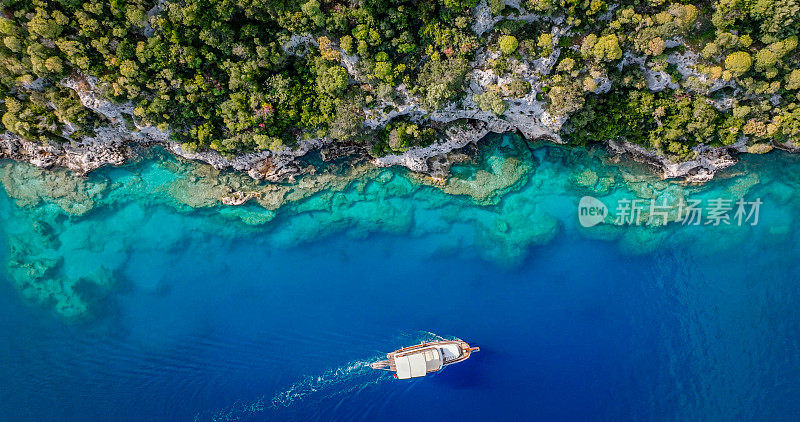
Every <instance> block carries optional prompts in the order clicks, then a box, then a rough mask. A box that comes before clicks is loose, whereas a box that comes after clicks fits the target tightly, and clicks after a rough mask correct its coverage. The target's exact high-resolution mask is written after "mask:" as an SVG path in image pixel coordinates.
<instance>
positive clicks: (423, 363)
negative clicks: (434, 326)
mask: <svg viewBox="0 0 800 422" xmlns="http://www.w3.org/2000/svg"><path fill="white" fill-rule="evenodd" d="M479 350H480V348H478V347H470V346H469V344H467V342H465V341H461V340H441V341H432V342H429V343H420V344H418V345H415V346H409V347H404V348H402V349H400V350H395V351H394V352H391V353H387V354H386V360H380V361H377V362H373V363H372V364H371V365H370V366H372V369H381V370H384V371H391V372H394V377H395V378H397V379H401V380H404V379H409V378H417V377H424V376H425V375H428V374H429V373H431V372H436V371H438V370H440V369H442V368H443V367H445V366H447V365H452V364H454V363H458V362H463V361H465V360H467V359H469V357H470V355H471V354H472V352H477V351H479Z"/></svg>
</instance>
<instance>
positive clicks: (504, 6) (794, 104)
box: [0, 0, 800, 158]
mask: <svg viewBox="0 0 800 422" xmlns="http://www.w3.org/2000/svg"><path fill="white" fill-rule="evenodd" d="M484 1H485V0H482V2H481V4H480V5H479V2H478V0H415V1H406V0H308V1H303V0H300V1H298V2H295V1H289V0H236V1H234V0H167V1H153V0H110V1H99V0H89V1H86V0H4V1H3V17H2V18H0V37H2V44H0V61H2V67H1V68H0V90H2V92H1V93H0V96H2V104H0V114H2V128H0V130H1V131H8V132H11V133H13V134H15V135H18V136H20V137H23V138H25V139H30V140H36V141H39V142H43V143H61V142H71V141H74V140H77V139H80V138H81V137H83V136H91V135H92V133H93V131H94V129H95V128H97V127H99V126H101V125H104V124H106V122H104V116H102V115H100V114H98V113H95V112H93V111H92V110H91V109H89V108H86V107H84V106H83V105H82V104H81V101H80V99H79V97H78V94H77V93H76V90H75V88H76V87H74V86H72V85H70V84H66V83H65V82H64V81H66V80H68V79H70V80H79V81H82V83H80V84H78V89H87V86H88V85H89V84H88V82H86V81H87V78H88V77H93V78H97V79H96V83H93V84H92V86H91V89H93V90H96V91H97V92H99V94H100V95H102V96H104V97H106V98H108V99H110V100H112V101H113V102H115V103H117V104H131V105H132V106H133V115H132V116H131V119H132V120H135V121H136V123H137V124H139V125H152V126H155V127H158V128H159V129H161V130H163V131H169V132H170V134H171V136H172V137H173V138H174V139H175V140H177V141H179V142H181V143H182V144H183V146H184V147H185V148H187V149H212V150H216V151H219V152H221V153H223V154H239V153H243V152H248V151H254V150H265V149H270V150H279V149H282V148H285V147H286V146H291V145H293V144H294V143H296V142H297V141H298V140H299V139H303V138H314V137H329V138H332V139H336V140H342V141H346V142H359V143H365V144H368V145H369V146H370V148H371V150H372V151H373V153H374V154H376V155H382V154H387V153H392V152H400V151H404V150H407V149H408V148H411V147H414V146H419V145H426V144H429V143H431V142H434V140H435V139H436V136H437V133H436V131H435V128H432V127H429V125H427V124H426V123H425V121H424V119H420V118H419V116H420V114H418V115H416V117H414V118H412V116H404V115H402V113H400V115H399V116H397V117H395V118H393V119H391V121H389V122H384V123H382V124H380V125H368V124H365V121H366V120H367V119H368V116H367V112H368V111H369V110H371V109H375V108H381V109H383V108H392V107H395V106H396V105H398V104H404V103H407V102H414V103H415V104H417V105H418V108H419V109H420V110H422V112H423V114H421V116H423V117H424V113H430V112H434V111H436V110H439V109H442V108H443V107H455V108H458V107H459V106H461V104H462V103H464V102H471V103H473V104H474V105H476V106H477V107H479V108H480V109H481V110H485V111H487V112H491V113H493V114H494V115H495V116H498V117H500V118H502V116H503V115H504V113H506V112H507V110H508V108H509V104H510V103H511V102H513V101H515V99H518V98H523V97H526V96H533V97H535V99H536V100H537V101H540V102H541V103H542V104H543V106H544V108H545V110H546V111H547V113H549V115H551V116H555V117H556V118H564V119H566V124H564V125H563V126H562V129H561V135H562V137H563V138H564V139H566V140H568V141H570V142H574V143H578V144H583V143H587V142H593V141H603V140H606V139H616V138H621V139H625V140H628V141H629V142H634V143H637V144H641V145H644V146H647V147H649V148H652V149H654V150H657V151H659V152H661V153H663V154H667V155H670V156H674V157H676V158H685V157H689V156H691V154H692V149H691V148H692V147H694V146H696V145H698V144H700V143H704V144H709V145H714V146H721V145H731V144H734V143H736V142H740V141H741V140H742V139H745V138H746V139H747V141H746V142H747V143H748V145H749V148H750V150H751V151H752V152H763V151H766V150H768V149H770V148H771V146H770V145H772V144H774V143H776V142H779V143H782V144H788V145H792V144H793V142H794V141H796V140H798V139H799V137H800V107H798V104H800V91H798V89H800V66H798V55H797V44H798V40H797V32H798V28H800V1H797V0H717V1H703V2H694V3H691V4H690V3H679V2H669V1H665V0H634V1H621V2H606V1H603V0H521V1H520V0H517V1H502V0H489V1H488V2H486V3H484ZM487 7H488V10H489V11H490V13H491V15H490V16H489V21H490V24H489V25H487V26H486V28H484V29H481V28H479V27H481V22H479V20H483V21H485V20H486V17H485V16H484V17H479V16H478V13H477V11H478V10H479V9H481V8H483V9H486V8H487ZM689 53H694V54H689ZM670 55H672V57H676V55H678V56H679V57H688V58H690V59H692V60H689V62H690V63H689V64H690V65H691V66H690V68H688V69H685V68H684V69H682V68H681V66H684V67H686V65H685V64H683V63H682V62H680V61H678V62H676V61H675V60H669V57H670ZM478 58H481V60H480V61H478V60H477V59H478ZM543 59H545V60H547V59H551V60H553V61H554V65H553V66H550V67H545V68H544V69H542V70H541V71H540V72H539V74H538V75H537V76H536V81H535V82H536V83H535V84H532V83H531V80H526V79H525V78H522V77H517V76H516V73H515V69H517V66H518V65H519V64H520V63H536V62H537V61H539V62H541V60H543ZM476 67H480V70H481V71H491V72H492V73H493V74H495V75H497V76H501V77H503V80H507V81H509V82H508V83H504V84H502V85H501V84H497V85H491V86H487V87H483V90H482V92H479V93H474V92H473V93H471V94H468V92H470V91H469V90H468V89H467V88H468V85H469V82H470V78H471V75H472V73H473V72H475V70H476ZM645 72H651V73H652V72H656V73H659V74H662V73H664V74H667V75H669V78H668V79H669V80H668V81H667V82H666V83H665V84H662V85H663V86H660V87H658V88H657V89H653V87H652V86H649V85H648V80H647V77H646V75H645ZM92 80H95V79H92Z"/></svg>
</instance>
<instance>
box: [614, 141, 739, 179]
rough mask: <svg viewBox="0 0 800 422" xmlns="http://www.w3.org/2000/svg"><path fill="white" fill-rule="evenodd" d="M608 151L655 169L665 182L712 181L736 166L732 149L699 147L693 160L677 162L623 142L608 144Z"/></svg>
mask: <svg viewBox="0 0 800 422" xmlns="http://www.w3.org/2000/svg"><path fill="white" fill-rule="evenodd" d="M608 147H609V150H610V151H611V152H613V153H615V154H617V155H619V156H623V155H624V156H629V157H631V158H633V159H634V160H636V161H639V162H643V163H647V164H650V165H652V166H654V167H655V168H656V170H657V171H659V172H661V176H662V177H663V178H665V179H683V180H684V181H686V182H688V183H705V182H707V181H709V180H711V179H712V178H713V177H714V174H715V173H716V172H717V171H719V170H722V169H726V168H728V167H730V166H732V165H734V164H736V163H737V162H739V159H738V158H737V153H738V151H737V150H736V149H735V148H732V147H724V148H711V147H708V146H700V147H697V148H695V153H696V157H695V158H694V159H692V160H687V161H680V162H675V161H672V160H671V159H669V158H668V157H665V156H662V155H660V154H658V153H656V152H653V151H649V150H647V149H645V148H643V147H641V146H639V145H634V144H631V143H628V142H624V141H608Z"/></svg>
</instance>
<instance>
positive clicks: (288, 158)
mask: <svg viewBox="0 0 800 422" xmlns="http://www.w3.org/2000/svg"><path fill="white" fill-rule="evenodd" d="M487 120H488V121H483V120H458V121H457V122H458V123H456V124H451V125H450V127H449V128H447V129H446V131H445V135H444V138H443V139H441V140H440V141H439V142H437V143H435V144H433V145H430V146H427V147H424V148H414V149H410V150H409V151H406V152H404V153H403V154H397V155H388V156H384V157H378V158H374V157H371V156H370V155H369V152H368V151H367V149H366V148H365V147H363V146H362V145H358V144H342V143H340V142H332V141H331V140H328V139H315V140H311V141H303V142H300V144H299V145H298V146H297V147H296V148H294V149H291V150H286V151H282V152H280V153H275V152H271V151H263V152H259V153H251V154H244V155H240V156H236V157H224V156H222V155H221V154H218V153H216V152H213V151H202V152H200V151H186V150H184V149H183V148H181V145H180V144H179V143H177V142H174V141H171V140H169V139H167V136H165V134H163V133H159V132H157V131H155V130H153V129H154V128H145V129H150V130H138V131H129V130H125V129H124V128H120V127H110V128H102V129H101V130H98V135H97V136H96V137H94V138H88V139H84V140H83V141H82V142H79V143H71V144H63V145H45V144H40V143H37V142H31V141H27V140H24V139H21V138H20V137H17V136H15V135H12V134H9V133H3V134H0V159H11V160H16V161H24V162H28V163H30V164H33V165H34V166H37V167H40V168H44V169H52V168H66V169H69V170H70V171H72V172H73V173H75V174H78V175H87V174H89V173H90V172H92V171H93V170H96V169H98V168H100V167H103V166H108V165H111V166H119V165H122V164H124V163H126V162H128V161H130V160H133V159H136V158H137V157H139V156H141V154H142V153H143V152H144V150H146V149H148V148H151V147H153V146H161V147H163V148H164V149H166V150H167V151H170V152H171V153H173V154H175V155H177V156H180V157H183V158H185V159H189V160H195V161H200V162H204V163H207V164H209V165H211V166H213V167H214V168H216V169H218V170H234V171H239V172H243V173H247V174H248V175H249V176H250V177H252V178H253V179H255V180H264V181H267V182H274V183H277V182H294V181H295V180H296V179H297V177H299V176H302V175H304V174H313V173H314V172H316V168H315V167H314V166H312V165H310V164H308V163H307V162H306V161H305V160H304V158H305V157H306V155H307V154H308V153H310V152H311V151H319V152H320V156H321V158H322V160H323V161H333V160H337V159H343V158H344V159H349V160H354V161H367V160H368V161H370V162H371V163H372V164H373V165H375V166H376V167H391V166H401V167H405V168H408V169H409V170H411V171H413V172H416V173H421V174H424V175H428V176H431V177H433V178H435V179H446V178H447V177H448V175H449V169H450V165H451V164H452V160H451V158H450V157H449V156H450V155H452V154H453V153H455V152H457V151H459V150H462V149H464V148H465V147H467V146H469V145H479V143H480V141H481V140H482V139H483V138H484V137H486V136H487V135H488V134H490V133H504V132H517V133H520V132H521V131H520V129H519V127H517V126H515V125H514V124H512V123H510V122H507V121H504V120H501V119H496V118H491V119H487ZM526 139H528V140H529V141H535V140H540V139H542V138H526ZM545 139H548V140H551V141H553V142H554V143H560V142H559V141H560V139H558V138H552V137H547V138H545ZM605 145H606V147H607V149H608V151H609V152H610V153H611V154H612V155H613V156H616V157H617V159H619V160H626V159H630V160H634V161H637V162H641V163H646V164H649V165H650V166H652V168H653V171H654V172H655V173H656V174H658V175H660V177H662V178H663V179H674V180H679V181H685V182H688V183H704V182H707V181H709V180H711V179H712V178H713V177H714V175H715V173H716V172H718V171H720V170H722V169H725V168H728V167H731V166H733V165H735V164H736V163H737V162H738V158H737V156H738V154H740V153H746V152H747V150H746V148H745V149H742V148H736V147H735V146H734V147H724V148H711V147H706V146H703V147H700V148H697V149H696V152H697V157H696V158H695V159H693V160H689V161H683V162H673V161H671V160H669V159H668V158H667V157H663V156H661V155H658V154H656V153H654V152H652V151H648V150H647V149H645V148H643V147H641V146H638V145H634V144H631V143H627V142H624V141H607V142H605ZM232 202H238V201H232Z"/></svg>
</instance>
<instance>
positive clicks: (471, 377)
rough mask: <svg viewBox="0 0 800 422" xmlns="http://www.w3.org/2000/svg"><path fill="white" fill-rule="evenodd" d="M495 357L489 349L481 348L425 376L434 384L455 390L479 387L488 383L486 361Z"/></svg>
mask: <svg viewBox="0 0 800 422" xmlns="http://www.w3.org/2000/svg"><path fill="white" fill-rule="evenodd" d="M497 357H498V356H497V355H496V354H494V353H493V352H491V351H490V350H487V349H483V348H481V350H480V352H478V353H475V354H474V355H472V356H471V357H470V358H469V359H467V360H465V361H464V362H461V363H458V364H455V365H452V366H450V367H445V368H444V369H443V370H442V371H441V372H439V373H436V374H434V376H433V377H426V378H431V379H430V381H431V382H433V383H434V384H439V385H443V386H447V387H449V388H452V389H456V390H470V389H480V388H483V386H485V385H488V383H489V380H488V374H489V372H488V370H487V367H486V363H487V362H488V361H493V360H495V359H496V358H497Z"/></svg>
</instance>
